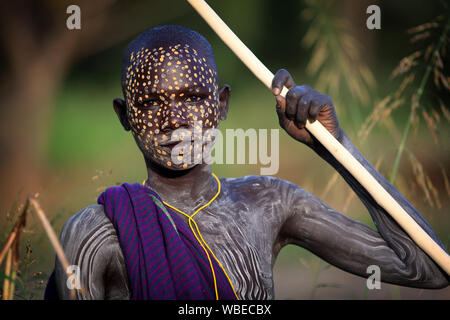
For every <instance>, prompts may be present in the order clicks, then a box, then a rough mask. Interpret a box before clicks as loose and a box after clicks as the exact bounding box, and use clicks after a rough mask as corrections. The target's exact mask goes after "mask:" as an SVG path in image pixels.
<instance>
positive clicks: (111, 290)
mask: <svg viewBox="0 0 450 320" xmlns="http://www.w3.org/2000/svg"><path fill="white" fill-rule="evenodd" d="M60 241H61V244H62V246H63V249H64V252H65V253H66V255H67V259H68V260H69V264H71V265H72V267H71V269H72V272H75V273H73V277H72V278H74V279H77V273H78V275H79V278H78V279H79V284H80V285H81V289H78V290H76V299H79V300H100V299H106V300H109V299H129V289H128V277H127V272H126V267H125V261H124V257H123V254H122V251H121V249H120V245H119V242H118V239H117V234H116V231H115V229H114V227H113V225H112V223H111V222H110V220H109V219H108V218H107V217H106V215H105V213H104V211H103V206H101V205H92V206H89V207H87V208H85V209H83V210H82V211H80V212H79V213H77V214H76V215H74V216H73V217H72V218H70V219H69V220H68V221H67V223H66V224H65V225H64V227H63V230H62V232H61V236H60ZM55 282H56V287H57V292H58V297H59V298H60V299H70V289H69V286H68V285H67V276H66V273H65V270H63V268H62V266H61V264H60V263H59V261H58V260H57V261H56V263H55ZM74 284H76V282H75V283H74Z"/></svg>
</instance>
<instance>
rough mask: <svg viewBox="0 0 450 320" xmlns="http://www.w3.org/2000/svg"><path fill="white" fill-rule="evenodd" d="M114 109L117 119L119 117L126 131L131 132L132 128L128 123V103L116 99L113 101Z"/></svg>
mask: <svg viewBox="0 0 450 320" xmlns="http://www.w3.org/2000/svg"><path fill="white" fill-rule="evenodd" d="M113 107H114V111H115V112H116V114H117V117H119V121H120V123H121V124H122V126H123V128H124V129H125V130H126V131H130V130H131V126H130V123H129V122H128V117H127V104H126V102H125V101H124V100H123V99H119V98H116V99H114V100H113Z"/></svg>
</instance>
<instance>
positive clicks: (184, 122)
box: [161, 106, 189, 130]
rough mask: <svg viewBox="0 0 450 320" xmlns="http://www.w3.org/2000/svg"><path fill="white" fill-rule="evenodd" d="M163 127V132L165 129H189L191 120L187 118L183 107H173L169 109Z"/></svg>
mask: <svg viewBox="0 0 450 320" xmlns="http://www.w3.org/2000/svg"><path fill="white" fill-rule="evenodd" d="M165 120H166V121H164V123H163V125H162V126H161V130H164V129H172V130H176V129H178V128H181V127H186V128H187V127H189V119H188V118H187V117H186V114H185V113H184V112H183V111H182V110H181V107H177V106H172V107H171V108H170V109H169V112H168V115H167V117H166V119H165Z"/></svg>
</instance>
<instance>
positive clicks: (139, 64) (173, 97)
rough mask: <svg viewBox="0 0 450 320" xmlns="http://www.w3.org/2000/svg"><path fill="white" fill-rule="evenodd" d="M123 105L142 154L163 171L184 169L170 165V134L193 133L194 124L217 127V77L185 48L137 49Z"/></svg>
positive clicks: (206, 127) (207, 127)
mask: <svg viewBox="0 0 450 320" xmlns="http://www.w3.org/2000/svg"><path fill="white" fill-rule="evenodd" d="M126 102H127V109H128V117H129V122H130V125H131V130H132V133H133V136H134V137H135V139H136V141H137V143H138V145H139V147H140V149H141V150H142V151H143V152H144V153H145V154H146V156H148V157H149V159H152V161H154V162H156V163H158V164H159V165H162V166H164V167H169V168H172V169H186V168H188V167H189V166H188V165H186V164H179V165H175V164H173V163H172V161H171V151H172V149H173V147H174V145H175V144H174V143H173V140H172V142H170V141H171V140H170V139H171V133H172V132H173V131H174V130H176V129H178V128H183V127H184V128H186V129H191V130H193V129H194V127H193V126H194V122H196V123H200V124H201V125H202V126H203V128H205V129H210V128H212V129H214V128H217V126H218V123H219V101H218V84H217V73H216V71H215V70H214V69H213V68H211V67H210V66H209V65H208V61H207V59H206V58H205V57H202V56H201V55H199V54H198V52H197V50H195V49H194V48H191V46H189V44H175V45H172V46H168V47H159V48H153V49H148V48H141V50H139V51H137V52H133V53H132V54H131V55H130V64H129V66H128V69H127V73H126ZM193 147H194V146H193ZM195 147H197V148H201V147H202V146H201V145H200V146H195Z"/></svg>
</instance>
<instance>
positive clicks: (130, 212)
mask: <svg viewBox="0 0 450 320" xmlns="http://www.w3.org/2000/svg"><path fill="white" fill-rule="evenodd" d="M97 202H98V203H99V204H102V205H103V207H104V209H105V213H106V215H107V216H108V217H109V219H110V220H111V222H112V223H113V225H114V227H115V229H116V231H117V235H118V238H119V243H120V246H121V248H122V252H123V254H124V257H125V263H126V266H127V272H128V277H129V281H130V290H131V298H132V299H134V300H147V299H157V300H158V299H159V300H162V299H164V300H166V299H167V300H169V299H186V300H187V299H195V300H200V299H215V292H214V280H213V277H212V273H211V267H210V264H209V261H208V258H207V256H206V253H205V251H204V250H203V248H202V247H201V246H200V245H199V243H198V242H197V240H196V239H195V237H194V235H193V234H192V231H191V230H190V228H189V226H188V225H187V224H186V223H185V222H184V221H183V220H182V219H181V218H180V217H179V216H178V215H177V213H175V212H173V211H172V210H170V209H169V208H166V207H165V206H164V204H163V202H162V200H161V198H160V197H159V196H158V194H156V192H154V191H153V190H151V189H150V188H148V187H146V186H142V185H140V184H138V183H133V184H128V183H124V184H122V185H121V186H120V187H110V188H108V189H106V191H105V192H103V193H102V194H101V195H100V196H99V198H98V200H97ZM209 255H210V258H211V261H212V263H213V267H214V272H215V275H216V281H217V290H218V295H219V299H225V300H232V299H236V297H235V295H234V292H233V289H232V288H231V285H230V283H229V282H228V280H227V278H226V276H225V274H224V272H223V271H222V269H221V268H220V266H219V265H218V264H217V262H216V261H215V260H214V258H213V257H212V255H211V253H209Z"/></svg>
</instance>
